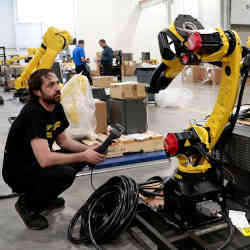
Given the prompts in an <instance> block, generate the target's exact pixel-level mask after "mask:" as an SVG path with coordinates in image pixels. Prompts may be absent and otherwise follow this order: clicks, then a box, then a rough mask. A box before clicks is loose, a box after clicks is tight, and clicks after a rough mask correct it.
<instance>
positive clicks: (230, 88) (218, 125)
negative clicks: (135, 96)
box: [147, 15, 249, 229]
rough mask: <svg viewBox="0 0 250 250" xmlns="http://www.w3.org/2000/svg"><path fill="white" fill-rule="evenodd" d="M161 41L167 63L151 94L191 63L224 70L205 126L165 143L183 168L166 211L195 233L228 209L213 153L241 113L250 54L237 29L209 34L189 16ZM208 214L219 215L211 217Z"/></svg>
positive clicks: (168, 188) (169, 188) (170, 185)
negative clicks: (237, 105) (237, 106)
mask: <svg viewBox="0 0 250 250" xmlns="http://www.w3.org/2000/svg"><path fill="white" fill-rule="evenodd" d="M158 38H159V47H160V52H161V56H162V63H161V64H160V65H159V66H158V68H157V69H156V71H155V72H154V74H153V76H152V80H151V83H150V87H149V88H148V89H147V91H148V92H149V93H158V92H159V91H160V90H162V89H165V88H166V87H167V86H168V85H169V84H170V83H171V81H172V80H173V79H174V78H175V77H176V76H177V75H178V74H179V73H180V72H181V71H182V70H183V68H184V66H185V65H198V64H200V63H212V64H214V65H218V66H221V67H222V77H221V82H220V89H219V93H218V97H217V101H216V104H215V105H214V109H213V111H212V113H211V115H210V116H209V118H208V119H207V121H206V122H205V124H194V125H191V126H190V127H189V128H187V129H186V130H184V131H183V132H180V133H168V134H167V136H166V138H165V140H164V148H165V151H166V153H167V154H168V155H169V156H170V157H171V156H176V157H177V159H178V168H177V170H176V171H175V173H174V175H173V177H172V178H171V179H170V180H169V181H168V182H167V183H166V184H165V187H164V197H165V198H164V199H165V209H164V210H165V213H166V215H167V216H169V218H170V219H171V220H172V221H174V222H175V223H177V224H178V225H179V226H180V227H182V228H185V229H189V228H194V227H197V226H199V225H202V224H204V223H208V221H214V220H216V219H217V218H218V217H217V213H218V212H219V210H221V209H223V207H224V206H225V203H224V201H225V199H224V196H223V192H224V186H223V176H222V175H223V171H222V170H221V169H220V167H221V166H217V165H218V164H217V162H216V160H215V159H214V158H213V156H212V151H213V149H214V147H215V145H216V144H218V142H219V141H220V140H221V139H222V138H225V137H226V136H225V133H226V131H231V130H232V128H233V127H234V125H235V122H236V119H237V113H238V112H239V110H238V109H237V111H236V114H233V109H234V105H235V103H236V100H237V96H238V90H239V89H240V78H241V73H244V72H246V71H247V70H249V55H247V56H246V54H247V53H248V50H247V49H246V48H244V49H243V48H242V46H241V41H240V38H239V36H238V34H237V33H236V32H235V31H223V30H221V29H220V28H216V29H210V30H206V29H204V27H203V26H202V24H201V23H200V22H199V21H198V20H196V19H194V18H193V17H191V16H189V15H179V16H178V17H177V18H176V20H175V21H174V22H173V23H172V24H171V25H170V26H169V27H168V28H167V29H166V30H163V31H162V32H160V33H159V37H158ZM242 55H243V56H244V59H245V60H244V63H243V62H242ZM245 80H246V74H245V75H244V81H245ZM241 98H242V92H241V93H240V98H239V99H240V100H241ZM225 128H227V130H225ZM219 139H220V140H219ZM212 208H214V211H213V209H212ZM215 208H216V209H215ZM204 211H205V212H204ZM208 211H210V212H211V211H213V212H211V213H212V214H210V215H209V214H206V212H208Z"/></svg>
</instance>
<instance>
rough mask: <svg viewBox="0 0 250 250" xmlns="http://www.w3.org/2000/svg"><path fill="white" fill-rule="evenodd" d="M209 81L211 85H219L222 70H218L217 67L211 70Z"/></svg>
mask: <svg viewBox="0 0 250 250" xmlns="http://www.w3.org/2000/svg"><path fill="white" fill-rule="evenodd" d="M211 71H212V72H211V78H212V79H211V80H212V82H213V83H215V84H220V81H221V71H222V69H221V68H219V67H214V68H213V69H211ZM208 75H210V74H209V70H208Z"/></svg>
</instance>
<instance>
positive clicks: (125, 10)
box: [76, 0, 168, 60]
mask: <svg viewBox="0 0 250 250" xmlns="http://www.w3.org/2000/svg"><path fill="white" fill-rule="evenodd" d="M77 5H78V6H77V9H78V14H77V15H78V17H77V20H78V21H77V26H76V36H77V39H80V38H82V39H84V40H85V43H86V44H85V48H86V53H87V56H88V57H91V58H93V57H94V56H95V54H96V51H101V48H100V47H99V46H98V40H99V39H101V38H104V39H105V40H107V43H108V44H109V45H110V46H111V47H112V48H113V50H119V49H121V50H122V51H123V52H125V53H126V52H127V53H133V54H134V59H137V60H139V58H140V57H141V52H143V51H150V52H151V57H152V58H160V54H159V49H158V39H157V35H158V33H159V31H161V29H163V28H165V27H167V26H168V23H167V9H166V5H165V4H160V5H156V6H153V7H151V8H145V9H140V8H139V5H138V4H137V1H135V0H123V1H117V0H106V1H105V2H104V1H98V0H92V1H91V2H89V3H88V4H86V3H85V2H84V1H82V0H78V3H77ZM96 6H98V8H97V7H96ZM104 10H105V11H104Z"/></svg>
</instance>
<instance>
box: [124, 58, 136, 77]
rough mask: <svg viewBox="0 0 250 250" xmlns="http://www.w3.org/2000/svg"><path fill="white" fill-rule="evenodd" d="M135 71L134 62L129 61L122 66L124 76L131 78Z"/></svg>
mask: <svg viewBox="0 0 250 250" xmlns="http://www.w3.org/2000/svg"><path fill="white" fill-rule="evenodd" d="M135 70H136V62H135V61H131V62H127V63H126V64H124V75H125V76H133V75H135Z"/></svg>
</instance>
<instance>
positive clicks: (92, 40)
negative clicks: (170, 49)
mask: <svg viewBox="0 0 250 250" xmlns="http://www.w3.org/2000/svg"><path fill="white" fill-rule="evenodd" d="M14 1H15V0H1V1H0V16H1V20H3V21H2V22H1V23H0V46H1V45H5V46H6V47H8V48H15V47H16V40H17V41H19V40H20V39H19V35H20V34H19V35H18V36H17V37H16V34H15V24H14V23H15V20H14V6H13V2H14ZM70 1H73V0H70ZM168 1H169V3H170V6H171V20H173V19H174V18H175V17H176V16H177V15H178V14H191V15H193V16H194V17H196V18H198V19H199V20H200V21H201V22H202V23H203V24H204V26H206V27H214V26H215V27H218V26H220V25H221V15H220V12H221V8H220V4H221V3H220V2H221V0H209V1H208V0H188V1H187V0H168ZM86 2H87V3H86ZM136 3H137V1H136V0H119V1H118V0H105V1H100V0H91V1H90V0H88V1H87V0H76V37H77V38H78V39H80V38H82V39H84V40H85V41H86V53H87V56H88V57H90V58H92V59H93V58H94V57H95V55H96V52H97V51H101V48H100V47H99V45H98V40H99V39H102V38H104V39H106V40H107V42H108V44H109V45H110V46H111V47H112V48H113V49H114V50H117V49H122V50H123V51H124V52H132V53H134V55H135V56H134V57H135V59H139V58H140V55H141V52H142V51H150V52H151V57H152V58H154V57H156V58H159V49H158V39H157V35H158V33H159V31H160V30H161V29H162V28H166V27H167V26H168V25H169V23H168V20H169V17H168V16H167V12H168V11H167V9H166V6H165V5H164V4H160V5H156V6H152V7H150V8H145V9H142V10H141V9H139V7H138V5H137V4H136ZM55 15H56V13H55ZM22 39H23V38H22Z"/></svg>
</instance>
